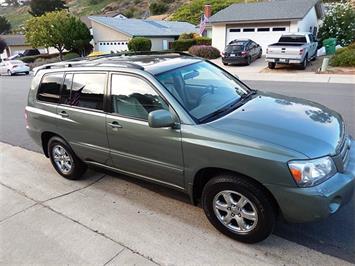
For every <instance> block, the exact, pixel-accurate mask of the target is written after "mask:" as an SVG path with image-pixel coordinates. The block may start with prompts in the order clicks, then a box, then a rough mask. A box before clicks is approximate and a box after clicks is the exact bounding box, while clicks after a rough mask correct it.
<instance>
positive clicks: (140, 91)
mask: <svg viewBox="0 0 355 266" xmlns="http://www.w3.org/2000/svg"><path fill="white" fill-rule="evenodd" d="M111 87H112V91H111V95H112V111H113V112H114V113H118V114H120V115H123V116H129V117H134V118H138V119H142V120H147V119H148V114H149V113H150V112H152V111H155V110H160V109H166V110H168V109H169V108H168V106H167V105H166V104H165V102H164V101H163V99H162V98H161V97H160V96H159V95H158V94H157V93H156V92H155V91H154V89H153V88H152V87H151V86H150V85H149V84H148V83H147V82H145V81H144V80H142V79H140V78H137V77H133V76H123V75H112V85H111Z"/></svg>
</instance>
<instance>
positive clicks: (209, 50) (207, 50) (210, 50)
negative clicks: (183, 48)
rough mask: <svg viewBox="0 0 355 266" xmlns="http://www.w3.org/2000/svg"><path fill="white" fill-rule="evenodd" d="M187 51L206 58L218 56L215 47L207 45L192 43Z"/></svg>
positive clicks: (218, 53)
mask: <svg viewBox="0 0 355 266" xmlns="http://www.w3.org/2000/svg"><path fill="white" fill-rule="evenodd" d="M189 53H190V54H192V55H195V56H199V57H203V58H207V59H216V58H218V57H219V56H220V52H219V50H218V49H217V48H214V47H212V46H208V45H194V46H192V47H190V49H189Z"/></svg>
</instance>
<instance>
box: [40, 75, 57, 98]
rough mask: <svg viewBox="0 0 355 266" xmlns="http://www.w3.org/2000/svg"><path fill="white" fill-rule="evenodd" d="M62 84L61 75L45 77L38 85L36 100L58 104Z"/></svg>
mask: <svg viewBox="0 0 355 266" xmlns="http://www.w3.org/2000/svg"><path fill="white" fill-rule="evenodd" d="M62 82H63V73H52V74H47V75H45V76H44V77H43V79H42V82H41V84H40V85H39V88H38V93H37V99H38V100H39V101H44V102H50V103H59V98H60V87H61V86H62Z"/></svg>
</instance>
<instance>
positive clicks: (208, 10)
mask: <svg viewBox="0 0 355 266" xmlns="http://www.w3.org/2000/svg"><path fill="white" fill-rule="evenodd" d="M204 14H205V16H206V18H209V17H210V16H211V15H212V6H211V5H209V4H207V5H205V9H204Z"/></svg>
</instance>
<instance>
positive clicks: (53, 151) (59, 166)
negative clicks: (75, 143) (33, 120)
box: [48, 137, 86, 180]
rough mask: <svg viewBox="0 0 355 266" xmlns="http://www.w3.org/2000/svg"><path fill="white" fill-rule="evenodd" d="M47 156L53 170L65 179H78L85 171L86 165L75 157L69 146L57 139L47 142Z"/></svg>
mask: <svg viewBox="0 0 355 266" xmlns="http://www.w3.org/2000/svg"><path fill="white" fill-rule="evenodd" d="M48 155H49V158H50V160H51V163H52V165H53V166H54V169H55V170H56V171H57V172H58V173H59V174H60V175H61V176H63V177H65V178H67V179H71V180H76V179H79V178H80V177H81V176H82V175H83V174H84V172H85V170H86V165H85V164H84V163H83V162H82V161H81V160H80V159H79V158H78V157H77V156H76V155H75V153H74V152H73V150H72V149H71V148H70V146H69V145H68V144H67V143H66V142H65V141H64V140H63V139H61V138H59V137H53V138H51V139H50V140H49V142H48Z"/></svg>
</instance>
